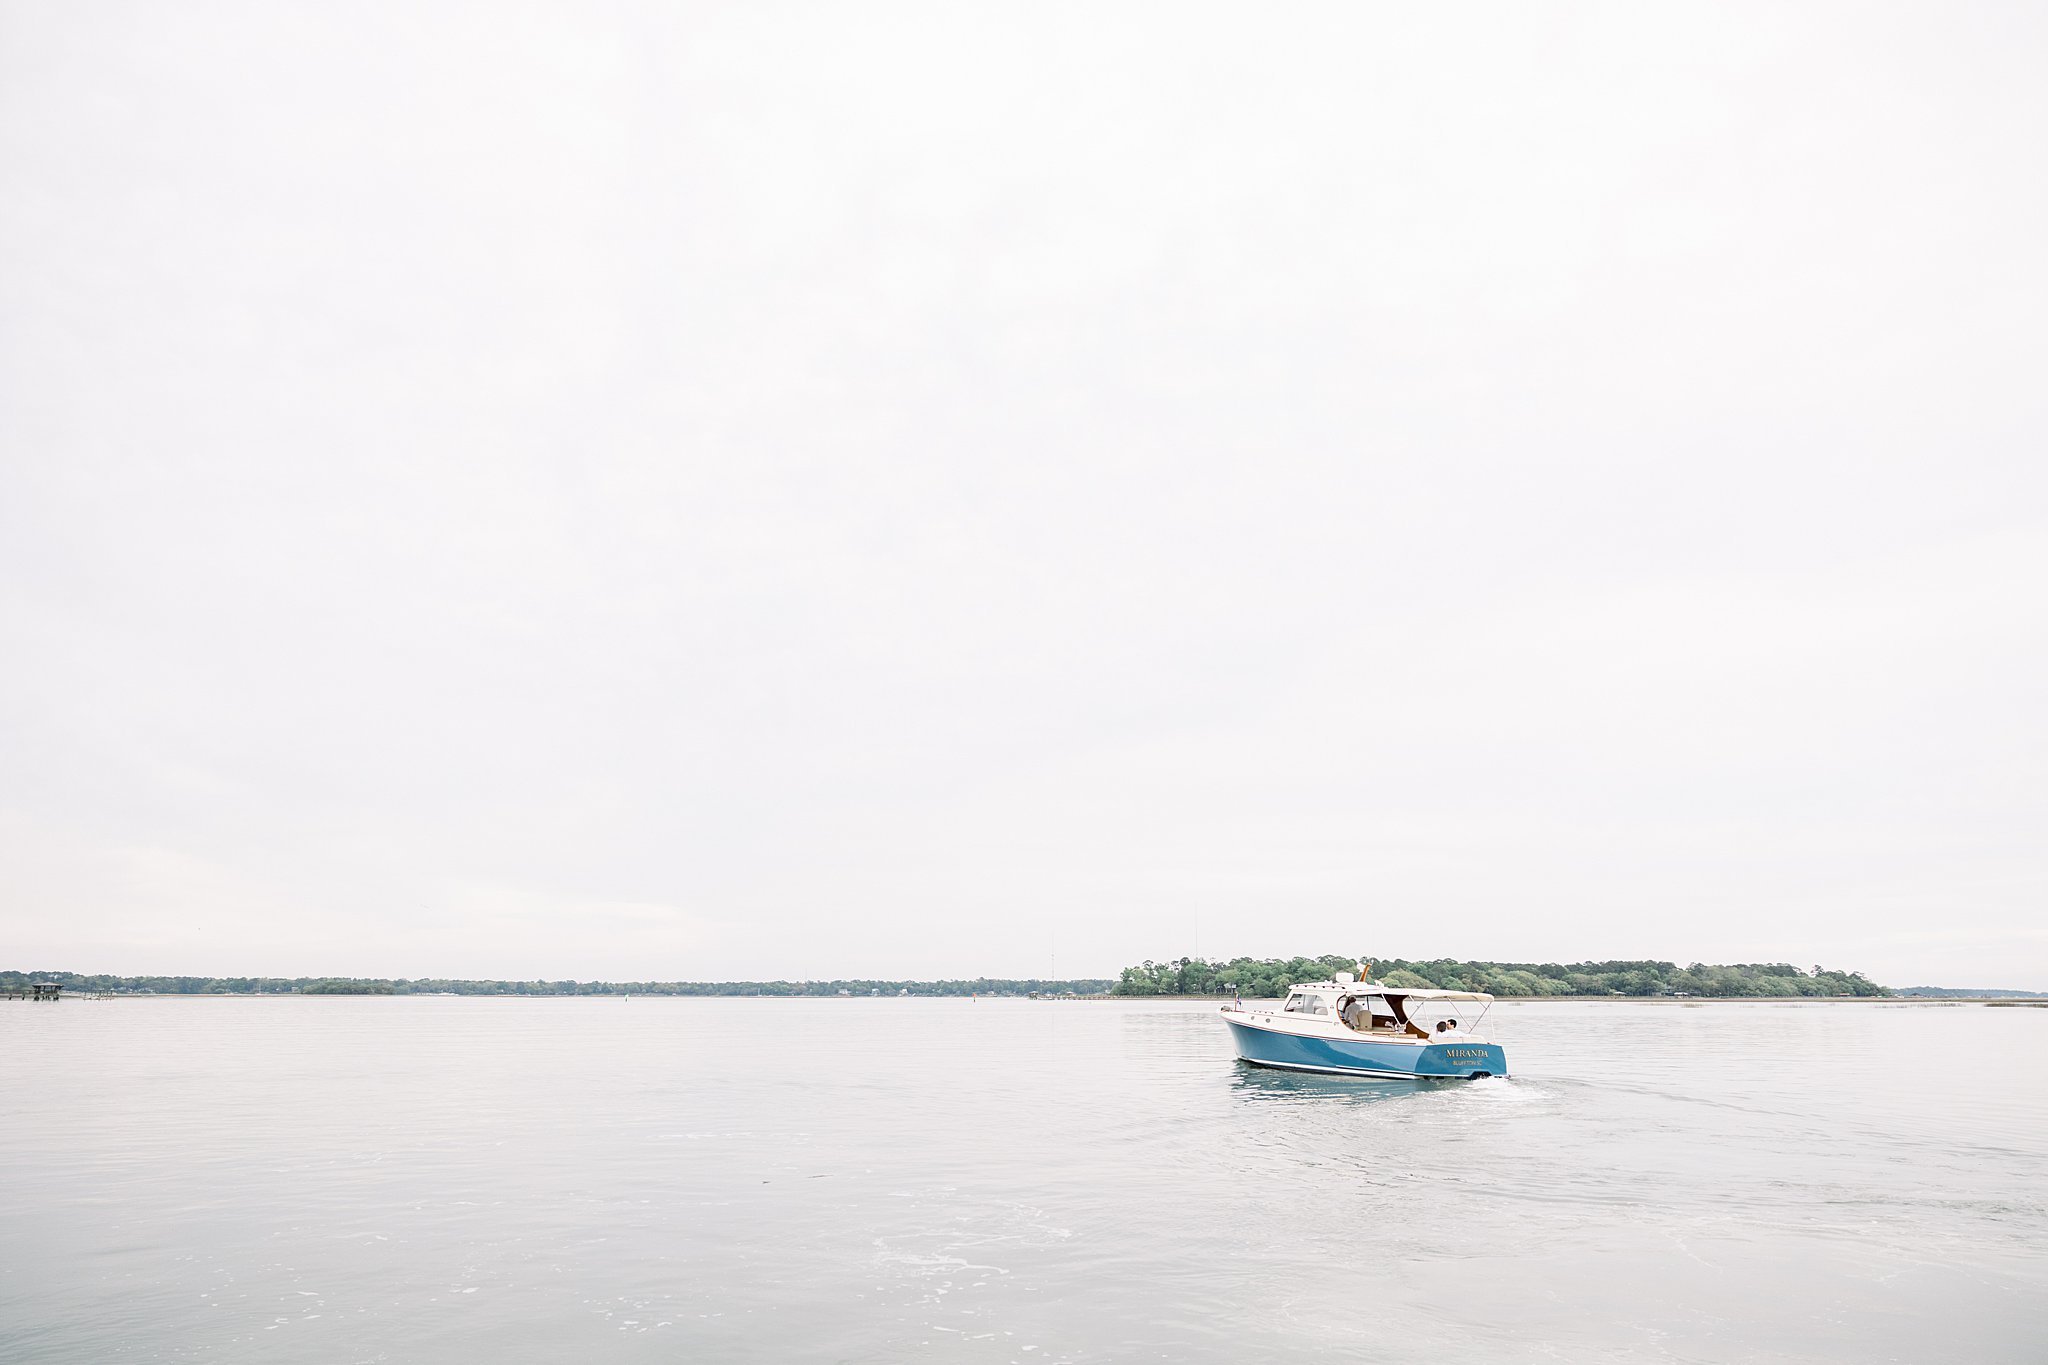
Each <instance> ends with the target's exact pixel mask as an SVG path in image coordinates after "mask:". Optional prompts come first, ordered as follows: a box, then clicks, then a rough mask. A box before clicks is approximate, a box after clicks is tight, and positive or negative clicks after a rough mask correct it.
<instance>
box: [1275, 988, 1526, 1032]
mask: <svg viewBox="0 0 2048 1365" xmlns="http://www.w3.org/2000/svg"><path fill="white" fill-rule="evenodd" d="M1492 1005H1493V997H1492V996H1490V995H1487V994H1485V993H1484V992H1481V991H1443V990H1434V989H1424V988H1420V987H1417V988H1413V989H1411V988H1409V987H1405V986H1382V985H1378V984H1376V983H1374V982H1370V981H1358V980H1354V979H1353V978H1352V976H1351V974H1350V973H1348V972H1339V973H1338V974H1337V978H1336V979H1335V980H1334V981H1317V982H1312V983H1304V984H1302V985H1298V986H1293V987H1290V988H1289V989H1288V992H1287V999H1286V1000H1285V1001H1283V1002H1282V1003H1281V1006H1280V1008H1279V1010H1277V1011H1271V1012H1267V1013H1268V1014H1269V1017H1278V1018H1281V1019H1286V1018H1288V1017H1290V1016H1291V1017H1292V1018H1293V1019H1294V1020H1297V1021H1299V1022H1301V1023H1304V1024H1306V1023H1310V1022H1311V1021H1313V1022H1315V1023H1324V1024H1330V1025H1342V1026H1343V1027H1344V1028H1347V1029H1349V1030H1351V1031H1352V1032H1353V1033H1363V1034H1367V1035H1371V1036H1377V1037H1381V1038H1388V1039H1394V1038H1407V1039H1412V1040H1416V1041H1429V1042H1449V1041H1453V1040H1456V1039H1467V1038H1474V1037H1476V1036H1477V1034H1476V1031H1477V1029H1478V1026H1479V1021H1480V1020H1481V1019H1482V1018H1484V1017H1485V1014H1486V1011H1487V1010H1488V1009H1489V1008H1490V1007H1491V1006H1492Z"/></svg>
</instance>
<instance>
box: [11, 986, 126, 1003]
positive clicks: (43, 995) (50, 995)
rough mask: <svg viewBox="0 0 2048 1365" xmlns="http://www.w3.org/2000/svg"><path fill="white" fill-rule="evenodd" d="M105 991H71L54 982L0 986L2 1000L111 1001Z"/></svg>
mask: <svg viewBox="0 0 2048 1365" xmlns="http://www.w3.org/2000/svg"><path fill="white" fill-rule="evenodd" d="M112 998H113V997H112V996H110V995H109V994H108V993H107V992H105V991H69V992H67V991H66V990H65V989H64V988H63V987H62V986H60V985H58V984H57V983H56V982H54V981H31V982H29V983H28V984H27V985H26V986H0V1000H47V1001H49V1002H50V1003H51V1004H53V1005H54V1004H56V1003H57V1002H58V1001H59V1000H109V999H112Z"/></svg>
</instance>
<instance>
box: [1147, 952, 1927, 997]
mask: <svg viewBox="0 0 2048 1365" xmlns="http://www.w3.org/2000/svg"><path fill="white" fill-rule="evenodd" d="M1362 961H1363V962H1370V963H1372V964H1373V973H1372V979H1373V980H1374V981H1377V982H1379V983H1380V984H1381V985H1385V986H1407V987H1410V988H1415V987H1440V988H1442V989H1444V990H1453V991H1485V992H1486V993H1488V994H1489V995H1501V996H1543V995H1628V996H1660V995H1692V996H1704V997H1710V998H1713V997H1719V998H1727V997H1731V996H1770V997H1786V998H1789V997H1795V996H1830V995H1858V996H1886V995H1890V994H1891V993H1892V992H1891V991H1890V990H1888V989H1887V988H1885V987H1883V986H1879V985H1877V984H1875V983H1873V982H1871V981H1870V980H1868V979H1867V978H1866V977H1865V976H1864V975H1863V973H1861V972H1842V971H1831V970H1828V969H1826V968H1823V967H1815V968H1814V969H1813V970H1812V971H1810V972H1809V971H1803V970H1801V969H1800V968H1798V967H1795V966H1793V965H1792V964H1791V963H1789V962H1740V963H1735V964H1732V965H1728V966H1707V965H1706V964H1704V963H1699V962H1695V963H1693V964H1692V965H1691V966H1689V967H1680V966H1678V965H1677V964H1675V963H1671V962H1570V963H1558V962H1458V961H1454V960H1453V959H1451V958H1447V957H1445V958H1437V959H1436V960H1434V961H1430V962H1411V961H1408V960H1407V959H1405V958H1398V957H1389V958H1373V957H1369V956H1365V955H1362V954H1361V955H1359V956H1356V957H1346V956H1344V955H1342V954H1335V955H1329V956H1324V957H1293V958H1250V957H1240V958H1233V959H1232V960H1230V961H1228V962H1210V961H1209V960H1207V959H1206V958H1199V957H1181V958H1175V959H1173V960H1172V961H1170V962H1144V963H1140V964H1139V965H1138V966H1135V967H1126V968H1124V970H1123V975H1122V976H1121V978H1120V979H1119V980H1118V981H1117V983H1116V985H1115V986H1113V987H1112V988H1111V990H1110V993H1111V994H1112V995H1229V994H1231V993H1232V991H1233V990H1234V991H1236V992H1237V993H1238V994H1240V995H1246V996H1258V997H1272V996H1280V995H1285V994H1286V993H1287V988H1288V987H1289V986H1291V985H1293V984H1295V983H1296V982H1301V981H1327V980H1329V979H1330V975H1331V973H1332V972H1345V971H1350V972H1355V971H1357V970H1358V964H1359V963H1360V962H1362Z"/></svg>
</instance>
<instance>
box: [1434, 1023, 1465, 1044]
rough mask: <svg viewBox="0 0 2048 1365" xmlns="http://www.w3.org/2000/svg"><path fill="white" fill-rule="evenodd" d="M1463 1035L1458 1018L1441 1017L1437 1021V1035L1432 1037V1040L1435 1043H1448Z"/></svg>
mask: <svg viewBox="0 0 2048 1365" xmlns="http://www.w3.org/2000/svg"><path fill="white" fill-rule="evenodd" d="M1463 1036H1464V1035H1463V1034H1462V1033H1460V1032H1459V1030H1458V1021H1457V1020H1455V1019H1439V1020H1437V1021H1436V1037H1434V1038H1432V1039H1430V1041H1431V1042H1433V1043H1448V1042H1452V1041H1455V1040H1456V1039H1458V1038H1462V1037H1463Z"/></svg>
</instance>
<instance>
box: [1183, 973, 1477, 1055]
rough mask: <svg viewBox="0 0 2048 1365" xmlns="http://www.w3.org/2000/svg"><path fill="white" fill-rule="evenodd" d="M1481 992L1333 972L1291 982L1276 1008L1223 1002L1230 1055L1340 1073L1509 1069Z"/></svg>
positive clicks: (1237, 1002) (1241, 1002)
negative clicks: (1488, 1027) (1491, 1034)
mask: <svg viewBox="0 0 2048 1365" xmlns="http://www.w3.org/2000/svg"><path fill="white" fill-rule="evenodd" d="M1492 1005H1493V997H1492V996H1490V995H1487V994H1486V993H1484V992H1483V991H1444V990H1433V989H1421V988H1415V989H1411V988H1409V987H1405V986H1383V985H1379V984H1376V983H1374V982H1371V981H1368V980H1366V979H1364V976H1363V975H1359V976H1354V975H1353V974H1352V973H1350V972H1338V973H1336V975H1335V976H1334V977H1332V978H1331V979H1330V980H1328V981H1318V982H1314V983H1311V984H1304V985H1297V986H1291V987H1289V988H1288V991H1287V998H1286V999H1285V1000H1284V1001H1282V1002H1281V1004H1280V1007H1279V1008H1278V1009H1251V1008H1248V1007H1247V1006H1246V1005H1245V1004H1244V1002H1243V1001H1232V1002H1231V1003H1230V1004H1228V1005H1225V1006H1224V1007H1223V1022H1224V1023H1226V1024H1228V1025H1230V1035H1231V1038H1232V1040H1233V1041H1234V1042H1235V1043H1236V1044H1237V1055H1238V1057H1239V1058H1241V1059H1242V1060H1244V1061H1246V1062H1249V1063H1251V1064H1252V1065H1253V1066H1270V1067H1278V1068H1280V1069H1281V1070H1284V1071H1316V1072H1322V1073H1325V1074H1329V1075H1339V1076H1372V1077H1380V1078H1395V1079H1401V1080H1463V1079H1472V1078H1476V1077H1481V1076H1505V1075H1507V1074H1508V1059H1507V1054H1506V1053H1505V1052H1503V1051H1502V1050H1501V1048H1500V1047H1499V1046H1498V1045H1497V1044H1495V1043H1493V1042H1492V1041H1490V1040H1489V1039H1488V1038H1487V1037H1486V1035H1485V1033H1484V1032H1483V1031H1482V1028H1481V1025H1482V1023H1483V1022H1484V1020H1485V1017H1486V1012H1487V1010H1488V1009H1490V1008H1491V1007H1492Z"/></svg>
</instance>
